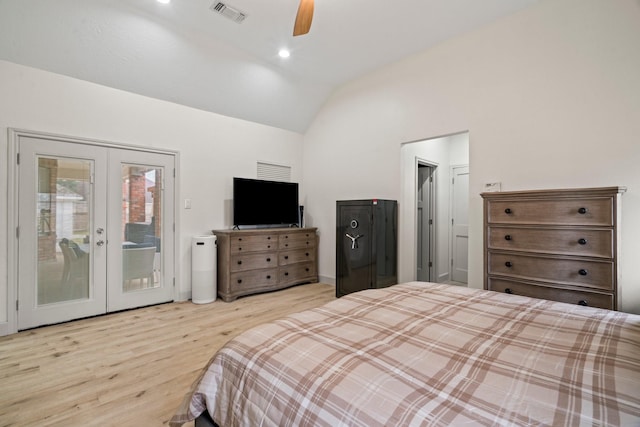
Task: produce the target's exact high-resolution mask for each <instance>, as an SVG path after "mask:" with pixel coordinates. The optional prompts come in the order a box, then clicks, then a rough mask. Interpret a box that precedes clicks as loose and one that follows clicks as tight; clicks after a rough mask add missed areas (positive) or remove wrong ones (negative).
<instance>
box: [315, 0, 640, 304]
mask: <svg viewBox="0 0 640 427" xmlns="http://www.w3.org/2000/svg"><path fill="white" fill-rule="evenodd" d="M639 40H640V2H638V1H637V0H616V1H601V0H542V1H541V2H540V3H538V4H536V5H534V6H533V7H531V8H529V9H526V10H524V11H522V12H520V13H517V14H515V15H512V16H511V17H507V18H505V19H502V20H499V21H497V22H495V23H494V24H492V25H490V26H488V27H485V28H483V29H481V30H479V31H475V32H473V33H470V34H467V35H465V36H462V37H459V38H457V39H454V40H451V41H449V42H446V43H443V44H442V45H440V46H437V47H436V48H433V49H431V50H428V51H425V52H423V53H421V54H419V55H416V56H414V57H411V58H408V59H406V60H404V61H401V62H398V63H395V64H392V65H390V66H388V67H386V68H384V69H381V70H379V71H377V72H374V73H372V74H370V75H367V76H365V77H363V78H361V79H359V80H357V81H355V82H353V83H351V84H348V85H346V86H344V87H343V88H341V90H339V91H338V92H337V93H335V94H334V96H332V98H331V99H330V100H329V101H328V102H327V104H326V105H325V107H324V108H323V110H322V111H321V112H320V113H319V115H318V117H317V118H316V120H315V121H314V123H313V125H312V126H311V128H310V129H309V131H308V132H307V134H306V135H305V141H304V144H305V148H304V162H305V170H304V182H305V188H306V190H307V194H309V195H310V198H309V200H308V201H307V206H306V208H307V210H308V212H309V213H310V215H311V217H312V222H309V223H308V224H309V225H314V226H317V227H319V228H320V230H321V232H322V234H321V240H320V266H319V268H320V275H321V276H325V277H331V276H333V275H334V271H335V250H334V248H335V242H334V237H333V234H334V231H333V230H335V218H334V217H335V200H337V199H341V198H365V197H380V198H383V197H384V198H389V199H399V198H400V196H401V192H402V180H403V178H402V177H401V171H400V164H401V157H400V151H401V148H400V147H401V144H402V143H405V142H408V141H418V140H422V139H427V138H432V137H435V136H440V135H447V134H452V133H456V132H460V131H466V130H468V131H469V135H470V142H469V151H470V159H469V160H470V161H469V163H470V200H469V202H470V231H469V232H470V239H469V245H470V246H469V247H470V254H469V255H470V257H469V258H470V266H469V267H470V269H469V286H471V287H475V288H480V287H482V276H483V258H482V247H483V242H482V199H481V197H480V196H479V193H480V192H481V191H482V188H483V184H484V183H485V182H496V181H499V182H502V189H503V190H524V189H542V188H572V187H597V186H617V185H621V186H626V187H627V188H628V191H627V192H626V194H625V195H624V196H623V212H622V215H623V224H622V227H623V242H622V246H623V251H622V256H621V273H622V276H623V277H622V282H621V292H622V299H623V301H622V309H623V310H625V311H631V312H637V313H640V270H638V269H637V268H635V264H636V263H637V258H638V254H639V253H640V221H638V220H637V218H640V174H638V172H637V164H638V162H639V161H640V143H638V135H640V79H639V78H638V70H640V49H639V48H638V41H639ZM399 208H400V212H401V213H402V212H404V209H407V208H408V207H407V206H402V205H401V206H400V207H399ZM401 218H403V214H401ZM405 227H406V220H402V219H401V220H400V229H401V236H404V233H405V232H406V228H405ZM412 240H413V239H401V241H400V248H399V249H400V259H401V261H402V262H403V263H402V266H401V269H400V271H399V278H400V280H408V279H410V278H411V277H412V274H413V271H412V270H411V269H410V268H408V267H407V262H406V260H405V259H404V258H403V257H406V256H407V254H408V253H410V252H411V244H412Z"/></svg>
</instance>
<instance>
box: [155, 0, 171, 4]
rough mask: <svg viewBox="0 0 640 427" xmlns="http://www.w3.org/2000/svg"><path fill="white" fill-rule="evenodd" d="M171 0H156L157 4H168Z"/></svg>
mask: <svg viewBox="0 0 640 427" xmlns="http://www.w3.org/2000/svg"><path fill="white" fill-rule="evenodd" d="M170 2H171V0H158V3H162V4H169V3H170Z"/></svg>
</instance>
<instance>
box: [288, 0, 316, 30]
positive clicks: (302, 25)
mask: <svg viewBox="0 0 640 427" xmlns="http://www.w3.org/2000/svg"><path fill="white" fill-rule="evenodd" d="M312 19H313V0H300V5H299V6H298V14H297V15H296V23H295V25H294V26H293V36H294V37H295V36H301V35H303V34H307V33H308V32H309V29H310V28H311V20H312Z"/></svg>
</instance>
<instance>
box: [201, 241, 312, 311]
mask: <svg viewBox="0 0 640 427" xmlns="http://www.w3.org/2000/svg"><path fill="white" fill-rule="evenodd" d="M213 234H214V235H215V236H216V238H217V242H216V243H217V247H218V268H217V270H218V295H220V297H221V298H222V299H223V300H224V301H226V302H230V301H233V300H235V299H236V298H238V297H239V296H243V295H250V294H256V293H260V292H267V291H273V290H276V289H284V288H287V287H289V286H293V285H298V284H301V283H313V282H317V281H318V234H317V228H267V229H250V230H248V229H247V230H214V231H213Z"/></svg>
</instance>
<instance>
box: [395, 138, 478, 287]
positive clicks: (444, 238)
mask: <svg viewBox="0 0 640 427" xmlns="http://www.w3.org/2000/svg"><path fill="white" fill-rule="evenodd" d="M400 157H401V166H400V173H401V194H400V203H399V211H398V217H399V236H400V237H399V246H398V254H399V256H398V263H399V269H398V274H399V277H398V280H399V281H410V280H427V277H429V278H428V280H429V281H431V282H436V283H447V282H453V280H452V266H451V263H450V262H451V248H452V236H451V233H452V227H451V219H452V218H451V215H452V212H451V208H452V207H451V197H452V194H451V191H452V188H451V187H452V184H451V180H452V175H451V174H452V167H453V166H456V165H468V163H469V133H468V132H461V133H457V134H452V135H447V136H441V137H436V138H431V139H424V140H419V141H412V142H407V143H403V144H402V146H401V149H400ZM425 166H431V167H432V168H433V169H432V170H428V169H424V170H422V171H421V169H423V168H424V167H425ZM429 174H430V176H431V177H432V178H433V183H432V185H431V186H429V187H428V189H429V190H430V191H429V194H430V197H429V196H427V195H425V194H422V193H423V192H424V190H425V188H424V186H423V188H422V190H423V191H422V192H421V191H420V183H422V182H423V180H424V179H425V178H424V176H425V175H426V176H429ZM421 175H422V176H421ZM462 199H464V200H465V201H466V199H465V198H464V197H463V198H462ZM425 200H427V201H429V200H430V209H431V212H432V216H431V220H432V224H428V223H427V224H425V223H424V221H423V218H424V215H423V213H422V212H421V211H422V210H424V209H429V208H426V207H425V206H426V205H425ZM429 225H430V227H429ZM426 230H429V231H430V233H429V235H428V236H427V234H426V233H425V231H426ZM459 249H460V251H459V252H462V251H464V249H463V248H462V247H459ZM427 252H430V254H428V255H427ZM429 258H430V261H429ZM461 259H462V258H461ZM428 262H431V265H430V266H429V264H428ZM425 267H430V268H425ZM427 275H428V276H427ZM456 283H459V284H462V283H463V282H456Z"/></svg>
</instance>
